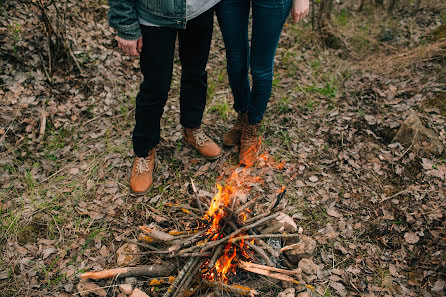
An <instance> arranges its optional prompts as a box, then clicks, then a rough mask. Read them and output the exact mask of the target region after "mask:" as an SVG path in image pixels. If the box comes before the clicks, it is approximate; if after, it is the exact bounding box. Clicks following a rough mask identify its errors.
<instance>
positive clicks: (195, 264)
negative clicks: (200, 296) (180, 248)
mask: <svg viewBox="0 0 446 297" xmlns="http://www.w3.org/2000/svg"><path fill="white" fill-rule="evenodd" d="M202 262H203V260H202V259H199V258H195V259H194V262H193V263H192V265H191V267H190V268H189V269H188V270H187V272H186V274H185V275H184V276H183V279H182V280H181V282H180V284H179V285H178V287H177V289H176V290H175V293H173V295H172V297H176V296H177V295H178V293H180V291H181V289H182V288H183V287H184V285H185V284H186V283H187V282H188V280H189V278H190V277H193V276H194V274H193V273H194V271H196V268H197V267H199V266H201V263H202Z"/></svg>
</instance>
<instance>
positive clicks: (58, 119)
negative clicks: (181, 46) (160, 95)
mask: <svg viewBox="0 0 446 297" xmlns="http://www.w3.org/2000/svg"><path fill="white" fill-rule="evenodd" d="M4 5H5V6H6V7H5V9H3V10H1V14H2V16H3V18H2V19H1V22H2V25H3V27H4V28H8V26H7V25H8V24H9V23H8V22H12V23H13V24H17V25H20V27H21V28H22V29H21V32H20V36H19V37H18V40H17V42H15V41H13V40H15V39H14V35H13V34H12V33H13V32H12V31H7V30H2V31H0V36H1V39H2V43H1V44H0V48H1V54H2V59H1V61H0V64H1V66H2V67H1V69H2V72H1V76H0V79H1V84H2V89H1V90H0V95H1V97H2V111H3V112H2V114H1V115H0V123H1V127H2V128H0V153H1V158H0V163H1V165H2V168H3V170H2V172H1V173H0V180H1V185H2V192H1V196H0V197H1V202H0V203H1V204H0V215H1V217H2V222H1V233H0V236H1V237H0V249H1V253H2V259H1V261H0V279H1V280H2V282H1V284H0V288H1V289H2V292H4V293H5V294H6V295H8V294H16V295H26V296H38V295H48V294H61V296H62V294H76V293H79V294H81V295H82V294H87V292H85V291H86V290H92V291H94V292H96V293H93V294H96V295H98V296H106V295H107V294H108V295H109V296H115V295H117V294H118V292H120V291H119V288H118V284H119V283H118V281H116V280H110V281H102V282H100V283H99V282H98V283H82V282H80V281H79V279H78V275H79V273H80V272H82V271H84V270H91V269H94V270H100V269H105V268H109V267H113V266H115V265H116V255H117V251H118V249H119V248H121V247H122V246H124V244H125V240H126V239H129V238H134V237H135V236H136V234H137V226H138V225H142V224H146V223H150V222H156V223H158V224H166V220H167V219H166V216H167V214H168V215H169V216H172V217H173V218H174V220H173V222H174V224H176V225H177V227H178V229H179V230H181V225H180V224H179V221H178V218H179V216H180V215H179V214H178V213H179V212H181V213H183V212H182V209H185V210H188V209H187V207H184V206H187V205H188V204H189V203H190V201H191V199H193V195H194V194H193V192H192V191H191V189H190V186H189V183H190V178H191V177H192V178H193V180H194V182H195V183H196V186H197V189H198V195H199V196H205V197H212V196H213V195H214V192H215V187H214V186H215V181H216V180H217V179H218V178H219V177H220V176H221V175H224V174H226V175H227V174H228V170H229V168H230V167H231V166H232V165H234V164H236V158H237V152H236V151H235V150H225V153H224V155H223V157H222V158H221V159H220V160H218V161H216V162H213V163H208V162H206V161H204V160H202V159H201V158H199V156H198V155H197V154H196V153H195V152H194V151H192V150H191V149H189V148H183V146H182V144H181V133H180V131H181V127H180V124H179V120H178V119H179V104H178V100H177V98H178V95H179V79H178V77H179V73H180V67H179V61H178V58H176V60H175V66H174V81H173V84H172V90H171V92H170V94H169V100H168V103H167V105H166V108H165V116H164V117H163V119H162V127H163V130H162V142H161V143H160V146H159V149H158V152H159V157H158V160H157V163H158V164H157V165H159V166H158V168H159V170H158V171H157V174H156V175H157V176H156V177H155V183H154V189H153V190H152V191H151V192H150V193H149V195H147V196H144V197H138V198H135V197H132V196H130V195H129V193H128V186H127V183H128V174H129V170H130V168H131V157H132V150H131V143H130V135H131V131H132V125H133V110H134V106H133V105H134V98H135V96H136V93H137V90H138V84H139V81H140V80H141V75H140V74H139V72H138V62H137V60H135V59H131V58H128V57H125V56H123V55H122V53H121V52H119V50H118V49H117V48H116V47H115V45H114V42H113V36H114V32H113V31H112V30H111V29H110V28H109V26H108V25H107V22H106V12H107V6H105V5H100V4H98V3H96V2H94V1H85V3H83V4H81V5H77V4H74V2H72V1H60V4H59V5H67V6H66V8H67V16H68V18H67V22H68V24H69V25H70V26H69V35H70V36H71V39H72V46H73V51H74V55H75V56H76V57H77V59H78V60H79V61H80V62H81V64H82V67H83V69H84V72H85V73H84V75H79V74H78V73H77V72H76V69H75V68H73V66H70V63H66V64H64V63H59V64H58V67H57V68H56V69H55V71H54V73H53V76H52V79H51V80H52V81H51V82H50V81H49V79H48V78H47V76H46V74H45V70H44V68H42V64H43V63H45V61H44V60H45V59H43V60H42V59H41V58H40V57H39V53H40V52H42V53H45V50H44V49H42V44H45V42H43V41H45V38H46V37H45V34H44V32H42V31H41V30H40V29H39V26H38V25H37V24H39V20H38V19H37V17H36V15H34V14H33V13H32V12H31V11H29V10H28V9H27V7H26V6H25V5H24V4H23V3H22V2H19V3H17V4H14V6H17V7H16V8H17V9H11V5H12V4H11V2H6V3H5V4H4ZM433 5H434V4H432V6H430V5H427V6H425V7H424V8H423V9H421V10H419V11H417V14H415V15H414V16H407V14H404V13H405V12H404V11H401V12H398V13H399V14H397V15H396V17H398V18H400V19H401V22H402V23H401V27H400V28H399V30H409V29H407V28H406V29H404V23H407V22H410V21H411V20H414V22H413V23H412V24H414V25H413V26H414V28H412V29H411V34H412V35H410V34H408V35H407V36H409V37H400V38H401V39H400V41H395V43H393V44H392V47H393V48H395V49H397V50H396V51H392V50H391V49H390V48H389V47H385V46H384V45H382V46H383V47H384V48H385V49H386V50H384V51H383V52H368V54H369V56H368V58H367V59H366V60H363V59H362V60H361V59H360V57H361V55H362V53H361V50H360V49H358V48H356V47H355V46H359V45H357V44H354V43H353V41H354V40H357V39H358V36H357V35H354V34H357V33H355V31H354V30H349V28H337V29H338V30H339V34H340V35H342V36H343V37H344V38H345V40H350V42H351V43H348V44H349V50H348V51H345V52H342V50H327V49H325V48H323V47H321V46H320V44H318V42H317V40H316V41H312V39H311V36H310V33H309V31H310V30H307V29H305V28H303V27H302V28H301V27H294V26H292V25H287V26H286V28H285V29H284V32H283V35H282V39H281V41H280V44H279V48H278V50H277V57H276V78H277V83H275V85H274V90H273V95H272V99H271V102H270V105H269V108H268V111H267V113H266V115H265V120H264V124H263V129H264V144H265V145H264V147H265V148H266V150H267V151H268V152H269V153H270V154H271V156H273V157H274V158H276V159H277V160H279V161H281V162H282V161H283V162H285V163H284V165H283V171H279V172H276V171H275V170H268V169H267V167H266V168H265V169H262V175H263V177H264V179H263V180H264V183H262V184H260V183H254V184H252V189H253V191H252V193H251V194H250V197H244V198H243V199H253V198H255V197H257V196H258V197H265V196H266V197H268V198H269V199H272V196H273V194H275V193H276V191H277V189H280V188H281V186H282V185H285V186H286V188H287V194H286V196H285V197H286V201H284V203H285V204H284V205H285V209H286V210H287V212H288V215H289V216H290V218H291V219H292V220H293V221H294V223H295V224H296V227H297V230H299V231H298V232H299V234H302V237H301V239H300V242H301V243H305V244H304V245H300V246H299V247H296V249H297V250H298V251H297V252H294V254H293V250H290V251H289V253H290V257H289V258H290V260H292V261H293V263H295V265H296V267H301V269H302V270H304V269H305V271H306V275H305V277H306V278H307V280H308V281H311V283H312V284H314V286H315V287H316V292H317V293H319V294H321V295H324V294H325V295H326V294H328V293H329V294H331V295H332V296H347V295H352V296H355V295H356V296H360V295H370V296H373V295H375V296H386V295H388V296H419V295H423V294H424V295H425V296H429V295H430V296H442V295H443V294H444V279H445V278H446V275H445V272H444V271H446V269H445V257H444V249H445V242H444V238H445V236H446V235H445V225H444V221H445V220H444V216H445V201H446V199H445V193H446V189H445V183H444V180H445V176H446V175H445V174H446V164H445V159H444V154H443V155H440V156H436V155H423V154H421V153H420V152H418V151H415V150H413V149H412V148H413V147H414V145H412V146H410V144H411V143H412V141H413V139H409V140H408V142H409V146H405V144H404V143H396V142H394V141H393V139H394V137H395V135H396V134H397V132H398V130H399V129H400V127H401V125H402V123H403V122H404V121H405V120H406V119H407V118H408V117H409V116H410V114H411V112H412V111H415V112H416V113H417V115H418V117H419V118H420V119H421V122H422V124H423V125H424V126H425V127H426V128H428V129H429V130H430V131H432V132H433V133H434V134H435V135H436V136H438V138H439V139H440V141H441V142H442V143H445V142H446V131H445V117H444V113H442V111H441V110H440V109H439V106H440V107H441V105H439V104H433V105H426V104H428V103H429V102H435V100H436V98H442V97H441V94H444V92H446V90H445V85H444V81H445V80H446V75H445V72H444V69H446V68H445V67H444V66H445V65H444V57H445V56H444V41H441V40H440V41H435V42H433V43H430V44H428V46H427V47H423V46H422V45H423V44H422V43H423V42H424V40H426V39H423V38H424V37H423V36H426V35H428V32H430V31H432V30H434V29H435V28H436V27H437V26H438V25H437V24H438V22H440V21H439V19H440V15H439V13H438V9H437V8H435V7H434V6H433ZM61 7H62V6H61ZM8 13H9V15H7V14H8ZM401 14H403V15H404V17H402V15H401ZM372 17H373V18H379V17H378V16H372ZM352 18H353V19H355V21H358V22H361V19H360V18H356V17H355V16H352ZM352 23H353V22H352ZM376 23H379V22H376ZM73 24H77V25H76V26H73ZM426 24H428V25H426ZM296 30H297V31H296ZM296 32H300V33H299V34H301V35H300V36H299V39H300V40H299V41H298V40H297V36H298V35H297V33H296ZM214 34H215V35H214V40H213V44H212V49H211V54H210V61H209V79H210V86H211V87H212V88H213V91H210V93H209V97H210V98H209V103H208V107H207V109H206V113H205V118H204V123H205V124H206V125H205V129H206V130H207V131H208V132H209V134H210V135H211V136H212V138H214V139H216V140H218V139H220V138H221V134H222V132H221V131H226V130H227V129H228V128H229V126H228V121H229V122H231V121H232V120H233V119H234V118H235V114H234V113H233V112H232V111H230V112H228V113H227V114H225V113H220V112H219V110H221V107H222V106H225V105H227V104H228V103H229V102H232V99H231V97H230V95H229V94H230V92H229V88H228V83H227V78H226V76H225V72H224V71H225V70H224V69H225V64H224V63H225V60H224V54H222V53H223V43H222V38H221V35H220V33H219V31H218V30H215V31H214ZM349 34H350V35H349ZM352 34H353V35H352ZM403 35H404V34H401V36H403ZM355 38H356V39H355ZM405 38H406V39H405ZM306 41H308V42H306ZM368 42H372V43H373V40H368ZM426 42H430V41H426ZM296 45H298V46H296ZM14 47H15V51H16V52H17V53H18V54H17V55H14V54H13V53H14ZM407 47H408V48H407ZM422 50H423V51H424V52H423V53H422V52H421V51H422ZM4 52H5V53H8V54H7V55H4V54H3V53H4ZM44 55H45V54H44ZM3 57H5V58H4V59H3ZM290 57H292V58H293V59H290ZM345 57H346V58H345ZM405 57H406V58H405ZM23 61H27V62H26V63H24V62H23ZM389 61H391V62H389ZM383 63H390V64H388V65H390V66H389V67H376V66H377V65H381V66H382V65H383ZM43 65H45V64H43ZM219 76H221V77H223V79H217V77H219ZM296 81H297V82H298V84H297V83H296ZM42 111H44V112H42ZM225 116H228V117H229V120H226V119H225V118H224V117H225ZM42 123H45V127H43V124H42ZM43 128H45V129H43ZM420 145H423V143H420ZM268 195H269V196H268ZM270 196H271V197H270ZM274 196H275V195H274ZM168 203H171V204H172V205H176V204H180V205H181V207H168V206H166V205H168ZM181 215H183V214H181ZM291 225H293V224H291ZM305 236H306V237H305ZM301 249H303V251H301ZM305 249H307V250H305ZM124 256H125V255H124ZM147 260H148V259H147V257H144V255H143V256H142V257H141V259H140V260H139V261H141V262H144V261H147ZM124 282H127V283H129V282H132V284H133V282H136V286H135V288H136V287H139V288H145V290H146V292H148V291H149V290H150V288H149V287H147V286H145V282H144V280H141V279H137V280H124ZM282 289H283V288H281V286H280V285H278V286H276V287H273V289H272V290H271V291H270V292H268V294H269V295H271V296H273V295H274V296H275V295H277V293H279V291H280V290H282ZM294 289H295V291H292V290H288V291H287V292H286V293H284V294H283V295H286V296H289V295H291V294H292V295H293V296H294V294H304V293H306V292H304V290H305V288H304V287H299V286H296V287H295V288H294ZM81 292H82V293H81ZM151 293H152V294H155V295H156V292H151ZM88 294H89V292H88ZM314 294H316V293H314ZM298 296H299V295H298ZM301 296H304V295H301Z"/></svg>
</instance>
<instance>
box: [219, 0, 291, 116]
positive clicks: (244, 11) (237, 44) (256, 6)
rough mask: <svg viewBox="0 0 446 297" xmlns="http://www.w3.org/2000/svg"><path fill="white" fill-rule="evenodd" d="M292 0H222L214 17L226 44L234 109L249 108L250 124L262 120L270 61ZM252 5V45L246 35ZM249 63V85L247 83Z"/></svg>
mask: <svg viewBox="0 0 446 297" xmlns="http://www.w3.org/2000/svg"><path fill="white" fill-rule="evenodd" d="M292 2H293V1H292V0H222V1H221V3H220V4H219V5H218V6H217V17H218V22H219V24H220V29H221V32H222V34H223V40H224V43H225V47H226V59H227V70H228V77H229V84H230V86H231V89H232V94H233V96H234V109H235V110H236V111H237V112H242V113H243V112H246V111H248V119H249V123H250V124H257V123H259V122H261V121H262V118H263V114H264V113H265V110H266V105H267V104H268V101H269V98H270V95H271V89H272V82H273V63H274V55H275V53H276V49H277V44H278V42H279V38H280V33H281V32H282V28H283V25H284V23H285V20H286V18H287V16H288V14H289V12H290V9H291V4H292ZM251 5H252V35H251V48H250V46H249V38H248V23H249V11H250V7H251ZM249 67H251V76H252V89H250V86H249V77H248V72H249Z"/></svg>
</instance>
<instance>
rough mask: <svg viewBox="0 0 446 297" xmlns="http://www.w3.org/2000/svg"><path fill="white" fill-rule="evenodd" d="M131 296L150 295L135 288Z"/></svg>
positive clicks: (147, 296) (146, 296) (143, 296)
mask: <svg viewBox="0 0 446 297" xmlns="http://www.w3.org/2000/svg"><path fill="white" fill-rule="evenodd" d="M130 297H149V295H147V294H146V293H144V292H143V291H141V290H140V289H138V288H135V289H134V290H133V292H132V295H130Z"/></svg>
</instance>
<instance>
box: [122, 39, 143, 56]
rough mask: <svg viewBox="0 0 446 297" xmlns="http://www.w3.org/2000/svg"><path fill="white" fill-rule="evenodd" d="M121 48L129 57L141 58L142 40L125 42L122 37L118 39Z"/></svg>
mask: <svg viewBox="0 0 446 297" xmlns="http://www.w3.org/2000/svg"><path fill="white" fill-rule="evenodd" d="M116 40H117V41H118V46H119V48H120V49H121V50H122V51H123V52H124V53H125V54H126V55H129V56H139V53H140V52H141V50H142V38H140V39H138V40H125V39H122V38H120V37H118V36H117V37H116Z"/></svg>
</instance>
